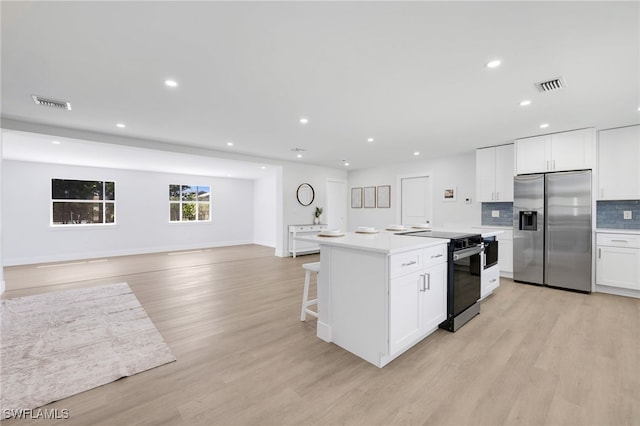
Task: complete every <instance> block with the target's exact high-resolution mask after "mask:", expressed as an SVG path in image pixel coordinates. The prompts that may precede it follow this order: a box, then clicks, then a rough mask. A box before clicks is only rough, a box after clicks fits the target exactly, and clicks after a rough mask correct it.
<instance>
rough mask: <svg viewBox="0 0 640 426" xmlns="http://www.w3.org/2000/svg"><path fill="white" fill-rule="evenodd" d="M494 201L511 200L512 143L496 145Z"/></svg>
mask: <svg viewBox="0 0 640 426" xmlns="http://www.w3.org/2000/svg"><path fill="white" fill-rule="evenodd" d="M495 158H496V201H513V144H512V145H502V146H497V147H496V157H495Z"/></svg>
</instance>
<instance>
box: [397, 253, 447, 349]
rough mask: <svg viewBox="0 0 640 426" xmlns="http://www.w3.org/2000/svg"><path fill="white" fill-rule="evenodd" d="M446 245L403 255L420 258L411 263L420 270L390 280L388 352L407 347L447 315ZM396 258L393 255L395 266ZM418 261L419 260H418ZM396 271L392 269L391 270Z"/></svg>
mask: <svg viewBox="0 0 640 426" xmlns="http://www.w3.org/2000/svg"><path fill="white" fill-rule="evenodd" d="M445 249H446V246H440V247H434V248H429V249H424V250H421V251H419V252H417V253H414V252H408V253H405V254H403V255H402V258H404V259H407V258H409V259H410V258H412V257H417V258H418V261H417V262H416V263H415V264H412V265H411V266H415V265H420V266H421V267H419V269H418V270H415V268H414V271H413V272H409V273H407V274H404V275H401V276H397V277H395V278H392V279H391V280H390V282H389V353H390V354H391V355H393V354H395V353H397V352H399V351H402V350H404V349H406V348H407V347H408V346H410V345H412V344H414V343H415V342H416V340H417V339H419V338H420V337H422V336H424V334H425V333H428V332H430V331H432V330H434V329H435V328H437V327H438V324H440V323H441V322H442V321H444V320H445V319H446V317H447V290H446V285H447V263H446V256H443V255H442V254H443V253H442V252H443V251H444V250H445ZM394 257H395V256H392V257H391V264H392V265H393V264H394V263H395V262H394ZM418 262H419V263H418ZM392 270H393V269H392Z"/></svg>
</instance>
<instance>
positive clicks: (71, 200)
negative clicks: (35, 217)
mask: <svg viewBox="0 0 640 426" xmlns="http://www.w3.org/2000/svg"><path fill="white" fill-rule="evenodd" d="M54 181H75V182H101V183H102V198H101V199H99V200H95V199H93V200H91V199H74V198H54V194H53V185H54ZM107 184H113V200H108V199H107V197H106V194H107V188H106V186H107ZM49 191H50V192H49V227H51V228H57V229H78V228H85V227H93V228H96V227H105V226H108V227H114V226H117V223H118V222H117V211H116V181H115V180H108V179H73V178H51V179H50V185H49ZM56 203H69V204H71V203H73V204H101V207H102V222H95V223H55V222H54V217H53V214H54V205H55V204H56ZM107 205H110V206H111V208H112V210H113V222H107V212H108V210H107Z"/></svg>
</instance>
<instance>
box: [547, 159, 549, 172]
mask: <svg viewBox="0 0 640 426" xmlns="http://www.w3.org/2000/svg"><path fill="white" fill-rule="evenodd" d="M547 171H549V160H547Z"/></svg>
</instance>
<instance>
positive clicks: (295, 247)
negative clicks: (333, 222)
mask: <svg viewBox="0 0 640 426" xmlns="http://www.w3.org/2000/svg"><path fill="white" fill-rule="evenodd" d="M327 227H328V225H327V224H323V223H321V224H319V225H313V224H312V225H289V253H291V255H293V257H296V255H298V254H302V253H304V254H307V253H314V252H318V251H320V245H319V244H317V243H311V242H305V241H296V237H302V236H309V235H315V234H317V233H318V232H320V231H323V230H325V229H327Z"/></svg>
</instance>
